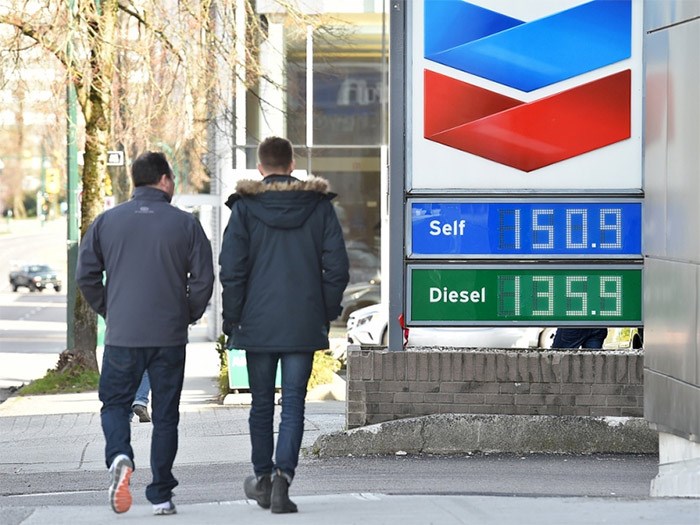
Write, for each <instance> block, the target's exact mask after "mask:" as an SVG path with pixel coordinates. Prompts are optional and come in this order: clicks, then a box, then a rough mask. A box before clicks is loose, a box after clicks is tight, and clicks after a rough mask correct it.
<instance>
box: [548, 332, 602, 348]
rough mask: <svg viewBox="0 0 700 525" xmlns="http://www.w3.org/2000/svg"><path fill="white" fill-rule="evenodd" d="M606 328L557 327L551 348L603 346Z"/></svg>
mask: <svg viewBox="0 0 700 525" xmlns="http://www.w3.org/2000/svg"><path fill="white" fill-rule="evenodd" d="M607 336H608V329H607V328H557V333H556V334H555V335H554V341H552V348H603V341H605V338H606V337H607Z"/></svg>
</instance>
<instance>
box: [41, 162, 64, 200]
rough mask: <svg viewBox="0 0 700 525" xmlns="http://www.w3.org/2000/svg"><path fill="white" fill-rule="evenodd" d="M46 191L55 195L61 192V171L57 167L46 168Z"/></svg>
mask: <svg viewBox="0 0 700 525" xmlns="http://www.w3.org/2000/svg"><path fill="white" fill-rule="evenodd" d="M44 190H45V191H46V193H50V194H52V195H57V194H58V193H60V192H61V171H60V170H59V169H58V168H46V182H45V186H44Z"/></svg>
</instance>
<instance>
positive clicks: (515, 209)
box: [407, 198, 642, 258]
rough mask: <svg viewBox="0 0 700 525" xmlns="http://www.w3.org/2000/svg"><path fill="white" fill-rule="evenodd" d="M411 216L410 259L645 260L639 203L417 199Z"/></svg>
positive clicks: (411, 207) (413, 202)
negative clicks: (643, 256)
mask: <svg viewBox="0 0 700 525" xmlns="http://www.w3.org/2000/svg"><path fill="white" fill-rule="evenodd" d="M409 213H410V218H409V219H408V220H407V224H409V227H410V235H409V236H408V238H409V246H408V247H407V248H408V256H409V257H415V258H448V257H453V256H455V255H458V256H463V257H465V258H485V257H488V258H491V257H502V258H506V257H514V256H515V257H524V258H541V257H549V258H565V257H575V256H580V255H586V256H592V257H596V258H622V257H624V258H630V257H639V258H641V257H642V245H641V244H642V204H641V202H639V201H636V202H633V201H630V200H628V201H626V202H625V201H622V200H615V201H610V202H602V201H601V200H598V201H590V200H589V201H582V200H574V199H568V200H566V201H564V200H561V199H559V200H546V199H534V200H533V199H522V200H512V199H511V200H497V199H474V200H470V199H456V198H455V199H440V200H429V201H428V200H422V199H416V200H409Z"/></svg>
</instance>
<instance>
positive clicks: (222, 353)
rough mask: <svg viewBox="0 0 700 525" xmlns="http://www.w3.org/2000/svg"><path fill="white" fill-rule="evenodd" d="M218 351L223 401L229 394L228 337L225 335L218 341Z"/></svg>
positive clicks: (220, 393)
mask: <svg viewBox="0 0 700 525" xmlns="http://www.w3.org/2000/svg"><path fill="white" fill-rule="evenodd" d="M216 351H217V352H218V353H219V382H218V383H219V395H220V396H221V398H222V399H223V397H224V396H226V394H228V392H229V388H228V357H227V355H226V336H225V335H224V334H221V335H220V336H219V338H218V339H217V340H216Z"/></svg>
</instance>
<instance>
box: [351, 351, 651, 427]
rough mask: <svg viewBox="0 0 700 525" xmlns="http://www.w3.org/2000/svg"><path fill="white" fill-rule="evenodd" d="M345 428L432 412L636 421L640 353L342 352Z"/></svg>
mask: <svg viewBox="0 0 700 525" xmlns="http://www.w3.org/2000/svg"><path fill="white" fill-rule="evenodd" d="M347 371H348V373H347V403H348V409H347V425H348V428H355V427H359V426H363V425H368V424H374V423H381V422H384V421H390V420H393V419H401V418H408V417H416V416H423V415H429V414H439V413H458V414H513V415H557V416H559V415H561V416H631V417H641V416H642V415H643V406H644V399H643V389H644V387H643V354H642V353H641V352H640V351H634V350H632V351H532V350H521V351H515V350H496V349H484V350H478V349H474V350H461V349H449V350H439V349H438V350H436V349H430V350H425V351H421V350H407V351H404V352H389V351H387V350H385V349H362V348H360V347H359V346H350V348H349V349H348V360H347Z"/></svg>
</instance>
